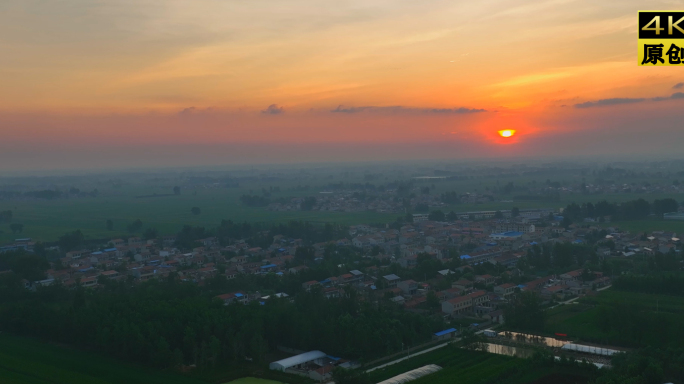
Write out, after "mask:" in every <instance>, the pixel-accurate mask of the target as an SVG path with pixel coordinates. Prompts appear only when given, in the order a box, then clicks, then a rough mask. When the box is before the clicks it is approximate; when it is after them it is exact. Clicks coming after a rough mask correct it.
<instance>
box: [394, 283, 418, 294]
mask: <svg viewBox="0 0 684 384" xmlns="http://www.w3.org/2000/svg"><path fill="white" fill-rule="evenodd" d="M397 288H399V289H401V290H402V291H403V292H404V293H405V294H407V295H415V294H416V293H417V292H418V283H416V282H415V281H413V280H404V281H400V282H398V283H397Z"/></svg>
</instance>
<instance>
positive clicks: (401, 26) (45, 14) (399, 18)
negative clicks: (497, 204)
mask: <svg viewBox="0 0 684 384" xmlns="http://www.w3.org/2000/svg"><path fill="white" fill-rule="evenodd" d="M639 9H684V2H681V1H679V2H677V1H646V2H644V1H639V2H637V1H629V0H628V1H612V0H611V1H571V0H551V1H520V0H515V1H453V0H451V1H446V0H444V1H442V0H433V1H429V0H426V1H409V0H378V1H373V0H364V1H357V0H349V1H340V2H326V1H319V0H288V1H282V0H253V1H227V0H191V1H190V0H187V1H186V0H182V1H181V0H165V1H152V0H103V1H98V2H93V1H90V0H64V1H59V2H43V1H38V0H5V1H3V2H2V3H1V4H0V49H1V50H2V52H3V54H2V55H1V56H0V84H2V86H1V87H0V137H2V141H1V142H0V162H1V163H2V164H3V165H2V166H0V169H11V168H13V167H15V166H17V164H18V163H20V161H19V160H20V159H22V160H21V163H22V164H31V166H32V167H38V168H40V167H48V166H49V167H58V166H65V167H71V166H77V165H78V164H82V163H83V159H85V156H86V155H84V154H85V153H88V155H87V156H91V155H90V153H91V152H90V151H93V152H92V153H98V151H100V152H101V153H106V152H107V151H112V153H113V154H112V155H111V156H102V158H106V159H107V160H106V161H104V160H103V161H102V162H99V163H98V162H95V163H92V164H99V165H102V166H105V165H112V166H114V165H117V164H118V165H122V166H125V165H128V163H127V161H128V160H126V161H124V160H122V159H120V158H117V156H116V155H115V153H116V151H115V150H114V149H112V148H123V147H127V148H129V149H130V148H138V149H137V150H132V152H131V154H130V156H129V159H139V160H140V161H139V162H142V163H145V164H156V163H155V161H152V160H151V158H150V156H149V155H147V154H149V153H151V150H150V149H149V148H152V147H154V148H155V150H154V151H152V152H154V153H157V155H156V156H157V157H155V159H157V161H158V162H161V161H162V160H158V159H162V158H163V159H164V161H165V163H164V164H173V165H176V163H178V161H177V160H178V159H176V160H174V158H173V157H172V156H169V155H168V152H169V151H166V150H164V148H175V149H174V151H184V153H185V152H187V155H185V156H184V157H183V159H184V160H183V161H188V159H195V162H196V163H197V164H203V163H207V164H208V163H212V164H213V163H222V162H228V163H230V162H235V161H242V162H248V161H256V162H261V161H263V160H264V159H265V156H263V155H262V154H255V153H252V152H250V151H247V152H245V153H244V154H242V155H240V156H228V155H226V156H225V157H222V156H221V151H220V150H216V152H217V153H216V155H215V156H214V155H212V156H210V157H206V156H205V155H206V153H205V151H203V150H202V149H200V148H203V146H212V147H216V146H218V147H220V146H221V145H225V148H236V146H238V147H239V146H240V145H241V144H244V145H257V146H271V147H264V148H272V149H274V150H272V151H270V152H271V155H270V156H269V159H270V160H269V161H296V160H307V161H316V160H323V159H325V157H326V155H329V154H330V153H331V152H326V151H322V152H321V151H320V150H319V149H315V148H316V146H318V148H321V147H322V146H326V145H327V146H336V148H338V152H339V153H338V154H337V155H335V156H336V160H354V159H358V158H359V156H361V157H363V158H368V159H371V158H372V159H375V158H378V159H392V158H428V157H430V156H436V157H439V158H449V157H452V158H459V157H473V156H477V157H483V156H500V155H506V156H509V155H511V156H515V155H525V156H530V155H550V154H561V153H562V154H565V155H572V154H605V153H624V152H625V151H627V152H629V153H635V154H642V153H650V151H653V152H655V153H657V152H662V151H667V150H673V151H676V148H679V147H680V145H679V144H680V143H682V144H684V142H683V141H681V140H683V139H684V137H682V136H681V134H680V133H679V132H680V131H681V130H682V129H681V128H682V126H681V121H683V120H682V117H684V113H683V112H681V111H682V110H684V97H683V98H680V97H679V96H678V92H684V86H682V85H677V84H680V83H681V82H684V68H678V67H656V68H648V67H638V66H637V65H636V64H637V63H636V61H637V59H636V57H637V52H636V43H637V42H636V20H637V10H639ZM673 95H674V96H673ZM269 106H270V107H269ZM501 129H515V130H516V131H517V134H516V136H515V137H513V138H510V139H503V138H501V137H500V136H498V134H497V133H496V132H497V131H498V130H501ZM646 136H647V138H646V139H645V137H646ZM596 137H604V138H611V139H610V140H611V141H610V142H609V143H608V144H606V143H603V146H601V145H599V143H595V142H591V143H588V141H592V140H593V139H592V138H596ZM612 142H614V144H611V143H612ZM411 143H413V144H416V143H420V145H418V147H421V146H422V147H424V149H422V150H416V151H414V152H411V151H410V150H407V149H406V148H407V147H405V145H406V144H411ZM431 143H432V144H431ZM649 143H650V144H649ZM288 145H289V146H290V147H289V148H290V149H287V150H286V149H284V148H285V147H287V146H288ZM393 145H395V146H397V147H396V148H399V147H398V146H401V147H402V148H404V149H403V150H402V151H398V150H389V149H380V148H391V147H392V146H393ZM431 145H432V146H431ZM606 145H608V146H609V147H608V148H606ZM355 146H356V147H355ZM449 146H451V148H452V149H453V150H450V149H449V148H450V147H449ZM84 147H87V148H88V150H87V151H85V150H83V151H79V150H78V149H79V148H81V149H84ZM191 148H194V149H192V150H191ZM293 148H297V149H296V150H295V149H293ZM331 148H332V147H331ZM344 148H347V149H344ZM351 148H356V149H351ZM409 148H410V147H409ZM436 148H441V149H439V150H436ZM19 149H21V150H19ZM193 151H196V152H193ZM307 151H308V152H307ZM3 152H4V155H3V154H2V153H3ZM38 152H40V153H41V155H40V156H38V155H37V154H38ZM193 153H194V154H195V155H197V156H193ZM336 153H337V152H336ZM304 154H306V155H304ZM361 154H363V155H361ZM298 155H301V156H300V157H301V158H300V157H298ZM79 156H80V157H79ZM160 156H161V157H160ZM203 156H204V157H203ZM31 159H33V160H31ZM41 159H42V160H41ZM48 159H49V160H48ZM8 162H9V163H8ZM99 165H98V166H99Z"/></svg>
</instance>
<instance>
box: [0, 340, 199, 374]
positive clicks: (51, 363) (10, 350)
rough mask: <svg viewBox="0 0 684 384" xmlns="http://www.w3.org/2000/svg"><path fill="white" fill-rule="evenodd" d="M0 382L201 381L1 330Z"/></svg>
mask: <svg viewBox="0 0 684 384" xmlns="http://www.w3.org/2000/svg"><path fill="white" fill-rule="evenodd" d="M0 382H2V383H5V384H46V383H55V384H119V383H131V384H137V383H140V384H143V383H152V384H154V383H159V384H162V383H163V384H201V383H206V382H205V381H203V380H200V379H196V378H192V377H187V376H183V375H180V374H173V373H168V372H161V371H158V370H152V369H149V368H144V367H142V366H139V365H133V364H127V363H122V362H120V361H117V360H114V359H110V358H105V357H101V356H99V355H98V354H97V353H92V352H90V351H81V350H76V349H71V348H65V347H60V346H57V345H52V344H47V343H41V342H39V341H37V340H33V339H29V338H24V337H17V336H11V335H8V334H6V333H0Z"/></svg>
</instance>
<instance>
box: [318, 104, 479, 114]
mask: <svg viewBox="0 0 684 384" xmlns="http://www.w3.org/2000/svg"><path fill="white" fill-rule="evenodd" d="M330 112H333V113H360V112H380V113H390V114H399V113H424V114H467V113H478V112H487V110H486V109H477V108H465V107H460V108H415V107H404V106H401V105H396V106H390V107H378V106H363V107H344V106H342V105H338V106H337V108H335V109H333V110H331V111H330Z"/></svg>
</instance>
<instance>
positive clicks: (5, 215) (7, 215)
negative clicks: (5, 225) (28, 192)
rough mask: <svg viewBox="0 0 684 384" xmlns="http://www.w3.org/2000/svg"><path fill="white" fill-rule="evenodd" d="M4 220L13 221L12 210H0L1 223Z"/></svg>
mask: <svg viewBox="0 0 684 384" xmlns="http://www.w3.org/2000/svg"><path fill="white" fill-rule="evenodd" d="M3 221H12V211H10V210H7V211H2V212H0V223H1V222H3Z"/></svg>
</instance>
